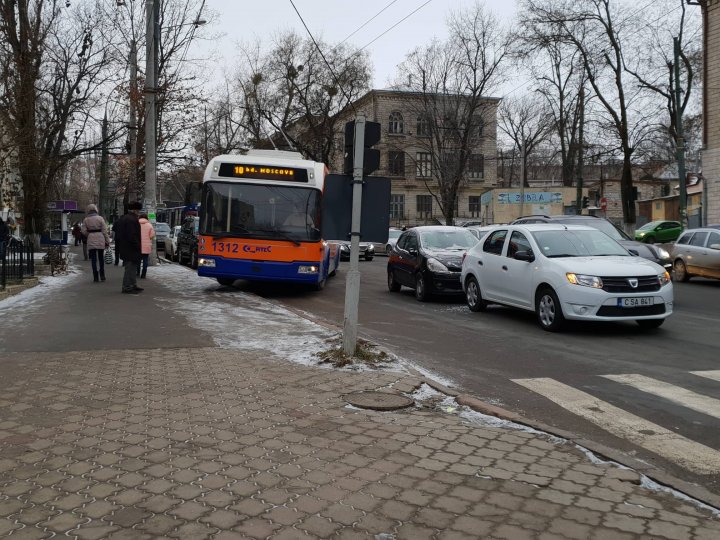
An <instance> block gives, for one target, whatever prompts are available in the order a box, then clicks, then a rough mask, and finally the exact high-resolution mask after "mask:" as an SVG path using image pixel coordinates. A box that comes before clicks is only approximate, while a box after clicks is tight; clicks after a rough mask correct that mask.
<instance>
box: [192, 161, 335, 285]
mask: <svg viewBox="0 0 720 540" xmlns="http://www.w3.org/2000/svg"><path fill="white" fill-rule="evenodd" d="M326 174H327V168H326V167H325V165H324V164H323V163H317V162H314V161H308V160H305V159H302V156H301V155H300V154H299V153H296V152H282V151H277V150H250V151H249V152H248V153H247V154H244V155H222V156H218V157H216V158H214V159H213V160H212V161H211V162H210V163H209V164H208V166H207V169H206V170H205V175H204V177H203V186H202V195H201V204H200V220H199V231H198V247H197V253H198V259H197V261H198V274H199V275H200V276H206V277H211V278H215V279H217V281H218V282H219V283H221V284H223V285H229V284H232V283H233V282H234V281H235V280H237V279H246V280H255V281H284V282H294V283H298V284H307V285H310V286H311V287H313V288H316V289H318V290H319V289H322V288H323V287H324V285H325V281H326V280H327V278H328V277H329V276H333V275H334V274H335V272H336V271H337V268H338V265H339V261H340V251H339V249H338V247H337V245H335V244H329V243H328V242H326V241H324V239H323V238H322V237H321V222H322V197H323V188H324V184H325V177H326Z"/></svg>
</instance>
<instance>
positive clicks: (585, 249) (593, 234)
mask: <svg viewBox="0 0 720 540" xmlns="http://www.w3.org/2000/svg"><path fill="white" fill-rule="evenodd" d="M532 235H533V238H535V241H536V242H537V244H538V246H539V248H540V252H541V253H542V254H543V255H545V256H546V257H550V258H553V257H608V256H628V257H629V256H630V254H629V253H628V252H627V251H626V250H625V248H623V247H622V246H621V245H620V244H618V243H617V242H616V241H615V240H613V239H612V238H610V237H609V236H608V235H607V234H605V233H603V232H600V231H597V230H593V231H588V230H578V231H574V230H555V231H537V232H534V233H532Z"/></svg>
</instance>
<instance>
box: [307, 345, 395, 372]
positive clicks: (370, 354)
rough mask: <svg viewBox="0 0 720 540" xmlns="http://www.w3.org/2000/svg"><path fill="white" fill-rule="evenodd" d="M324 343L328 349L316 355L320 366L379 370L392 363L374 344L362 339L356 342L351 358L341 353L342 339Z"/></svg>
mask: <svg viewBox="0 0 720 540" xmlns="http://www.w3.org/2000/svg"><path fill="white" fill-rule="evenodd" d="M325 342H326V343H327V344H328V347H329V348H328V349H326V350H324V351H320V352H319V353H317V354H316V356H317V357H318V358H319V359H320V363H321V364H331V365H332V366H333V367H337V368H342V367H350V366H358V367H359V366H364V367H369V368H372V369H379V368H384V367H387V366H388V365H390V364H391V363H392V362H393V359H392V358H391V357H390V356H389V355H388V354H387V353H386V352H385V351H380V350H378V348H377V346H376V345H375V344H373V343H370V342H369V341H366V340H364V339H358V340H357V346H356V347H355V354H354V355H353V356H348V355H346V354H345V352H344V351H343V343H342V337H339V338H331V339H328V340H326V341H325Z"/></svg>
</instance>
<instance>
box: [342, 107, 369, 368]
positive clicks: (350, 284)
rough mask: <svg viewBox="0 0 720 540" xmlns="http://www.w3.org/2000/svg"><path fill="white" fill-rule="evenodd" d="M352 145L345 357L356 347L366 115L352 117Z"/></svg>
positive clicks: (344, 331)
mask: <svg viewBox="0 0 720 540" xmlns="http://www.w3.org/2000/svg"><path fill="white" fill-rule="evenodd" d="M354 146H355V154H354V162H353V201H352V228H351V232H350V271H349V272H348V275H347V280H346V282H345V320H344V324H343V352H344V353H345V354H346V355H347V356H352V355H354V354H355V348H356V346H357V334H358V328H357V326H358V305H359V303H360V213H361V209H362V184H363V161H364V151H365V115H364V114H362V113H360V114H358V115H357V117H356V118H355V143H354Z"/></svg>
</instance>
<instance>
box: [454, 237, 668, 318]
mask: <svg viewBox="0 0 720 540" xmlns="http://www.w3.org/2000/svg"><path fill="white" fill-rule="evenodd" d="M460 279H461V283H462V287H463V291H464V292H465V297H466V300H467V305H468V307H469V308H470V310H471V311H483V310H484V309H485V308H486V307H487V305H488V304H489V303H493V304H503V305H507V306H512V307H517V308H521V309H526V310H529V311H534V312H535V314H536V316H537V319H538V323H539V324H540V326H541V327H542V328H543V329H545V330H548V331H552V332H554V331H558V330H560V329H561V328H562V327H563V325H564V323H565V320H566V319H576V320H585V321H626V320H634V321H637V323H638V324H639V325H640V326H641V327H644V328H658V327H659V326H660V325H661V324H662V323H663V322H664V321H665V319H666V318H667V317H669V316H670V315H671V314H672V311H673V286H672V282H671V281H670V274H669V273H668V272H667V271H666V270H665V269H664V268H663V267H662V266H660V265H658V264H655V263H654V262H651V261H648V260H647V259H643V258H641V257H636V256H633V255H631V254H630V253H629V252H628V251H627V250H626V249H625V248H624V247H622V246H621V245H620V244H618V243H617V242H616V241H615V240H613V239H612V238H610V237H609V236H608V235H606V234H605V233H603V232H601V231H599V230H597V229H594V228H591V227H584V226H578V225H559V224H550V223H548V224H537V225H498V226H496V227H495V228H494V229H493V230H491V231H490V232H489V233H487V235H486V236H485V237H484V240H483V241H481V242H480V243H479V244H477V245H476V246H475V247H473V248H472V249H471V250H470V251H469V252H468V253H467V254H466V256H465V258H464V259H463V264H462V272H461V274H460Z"/></svg>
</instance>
